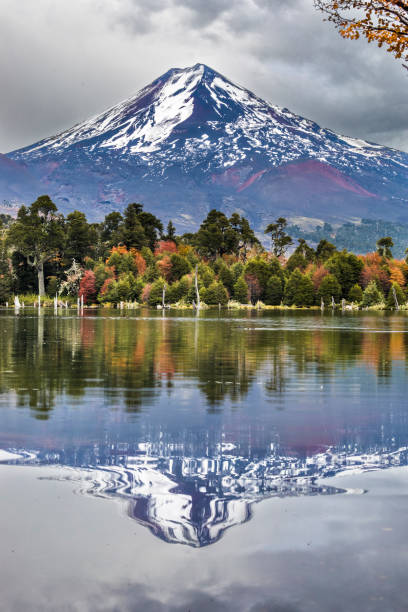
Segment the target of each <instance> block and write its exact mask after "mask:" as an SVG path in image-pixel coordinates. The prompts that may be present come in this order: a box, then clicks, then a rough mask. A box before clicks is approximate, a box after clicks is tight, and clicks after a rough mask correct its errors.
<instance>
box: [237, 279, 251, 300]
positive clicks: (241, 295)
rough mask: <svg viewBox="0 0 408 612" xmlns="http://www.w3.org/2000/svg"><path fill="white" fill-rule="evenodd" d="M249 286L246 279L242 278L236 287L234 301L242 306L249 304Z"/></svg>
mask: <svg viewBox="0 0 408 612" xmlns="http://www.w3.org/2000/svg"><path fill="white" fill-rule="evenodd" d="M248 295H249V291H248V285H247V284H246V282H245V278H244V277H243V276H240V277H239V279H238V280H237V282H236V283H235V285H234V299H235V300H236V301H237V302H239V303H240V304H248Z"/></svg>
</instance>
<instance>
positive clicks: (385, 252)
mask: <svg viewBox="0 0 408 612" xmlns="http://www.w3.org/2000/svg"><path fill="white" fill-rule="evenodd" d="M393 246H394V243H393V241H392V238H391V237H390V236H386V237H385V238H380V239H379V240H377V253H378V254H379V255H380V256H381V257H383V258H384V259H391V258H392V252H391V249H392V247H393Z"/></svg>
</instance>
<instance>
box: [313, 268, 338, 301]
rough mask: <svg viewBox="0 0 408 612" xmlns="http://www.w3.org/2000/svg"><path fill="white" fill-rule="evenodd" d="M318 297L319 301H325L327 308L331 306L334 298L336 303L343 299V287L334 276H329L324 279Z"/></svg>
mask: <svg viewBox="0 0 408 612" xmlns="http://www.w3.org/2000/svg"><path fill="white" fill-rule="evenodd" d="M317 297H318V299H319V300H321V299H323V302H324V303H325V304H326V306H328V305H329V304H331V301H332V297H333V298H334V301H335V302H338V301H339V299H340V297H341V287H340V283H339V281H338V280H337V278H336V277H335V276H334V275H333V274H327V275H326V276H325V277H324V278H323V280H322V282H321V283H320V286H319V289H318V290H317Z"/></svg>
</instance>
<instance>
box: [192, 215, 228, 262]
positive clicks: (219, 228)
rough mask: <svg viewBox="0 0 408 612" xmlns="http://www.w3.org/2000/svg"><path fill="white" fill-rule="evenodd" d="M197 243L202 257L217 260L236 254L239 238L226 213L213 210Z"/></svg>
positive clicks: (202, 228) (199, 233)
mask: <svg viewBox="0 0 408 612" xmlns="http://www.w3.org/2000/svg"><path fill="white" fill-rule="evenodd" d="M195 243H196V245H197V250H198V252H199V253H200V254H201V255H204V256H205V257H208V258H210V259H216V257H218V256H222V255H224V254H225V253H233V252H235V251H236V249H237V248H238V245H239V236H238V234H237V232H236V231H234V229H233V228H232V227H231V224H230V222H229V220H228V219H227V217H226V216H225V215H224V213H222V212H220V211H219V210H215V209H213V210H210V212H209V213H208V215H207V217H206V218H205V219H204V221H203V222H202V224H201V225H200V228H199V230H198V232H197V234H196V236H195Z"/></svg>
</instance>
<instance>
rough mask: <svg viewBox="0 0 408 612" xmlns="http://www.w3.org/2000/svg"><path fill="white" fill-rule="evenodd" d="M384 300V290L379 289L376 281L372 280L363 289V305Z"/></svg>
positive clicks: (374, 303) (370, 304) (371, 304)
mask: <svg viewBox="0 0 408 612" xmlns="http://www.w3.org/2000/svg"><path fill="white" fill-rule="evenodd" d="M383 301H384V296H383V294H382V292H381V291H380V290H379V289H378V287H377V284H376V282H375V281H371V283H369V284H368V285H367V287H366V288H365V289H364V291H363V300H362V306H363V307H367V306H375V305H376V304H380V303H381V302H383Z"/></svg>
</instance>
